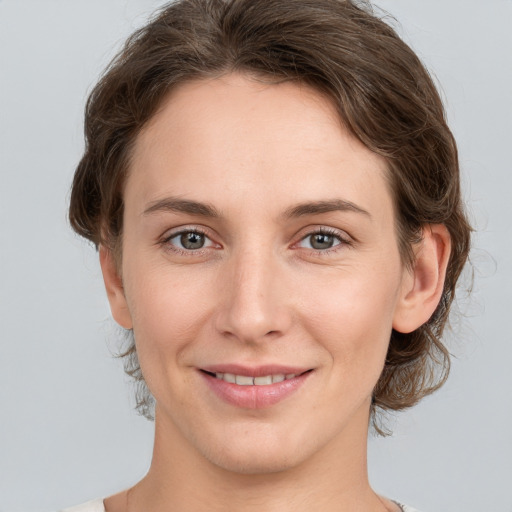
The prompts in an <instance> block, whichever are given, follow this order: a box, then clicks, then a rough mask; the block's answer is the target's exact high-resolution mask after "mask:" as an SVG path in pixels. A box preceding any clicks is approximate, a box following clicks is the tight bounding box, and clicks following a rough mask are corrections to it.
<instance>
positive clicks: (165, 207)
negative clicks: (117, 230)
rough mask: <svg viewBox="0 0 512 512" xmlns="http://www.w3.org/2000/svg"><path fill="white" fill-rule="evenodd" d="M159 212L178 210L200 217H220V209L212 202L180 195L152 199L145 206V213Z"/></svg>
mask: <svg viewBox="0 0 512 512" xmlns="http://www.w3.org/2000/svg"><path fill="white" fill-rule="evenodd" d="M157 212H178V213H188V214H189V215H197V216H200V217H210V218H219V217H220V213H219V211H218V210H217V209H216V208H215V207H214V206H213V205H211V204H208V203H200V202H198V201H191V200H190V199H180V198H179V197H165V198H164V199H159V200H157V201H152V202H150V203H149V204H148V206H147V207H146V208H145V210H144V212H143V215H150V214H152V213H157Z"/></svg>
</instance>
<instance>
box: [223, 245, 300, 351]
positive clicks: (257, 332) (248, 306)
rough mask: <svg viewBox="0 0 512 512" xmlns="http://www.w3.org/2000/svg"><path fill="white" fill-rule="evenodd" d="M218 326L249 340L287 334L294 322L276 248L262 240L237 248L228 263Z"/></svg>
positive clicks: (225, 332)
mask: <svg viewBox="0 0 512 512" xmlns="http://www.w3.org/2000/svg"><path fill="white" fill-rule="evenodd" d="M227 267H229V268H230V271H229V272H227V276H226V277H225V278H226V279H227V282H226V283H225V286H223V287H222V288H223V290H224V297H223V300H222V301H221V302H220V305H219V306H220V311H219V316H218V325H217V327H218V329H219V330H220V331H221V332H223V333H224V334H227V333H229V334H231V335H234V336H235V337H236V338H238V339H240V340H241V341H245V342H255V341H258V340H262V339H263V338H264V337H265V336H266V335H268V334H274V335H275V334H279V333H281V334H282V333H283V332H284V331H285V330H286V329H287V328H288V327H289V324H290V318H289V317H290V314H289V311H287V308H286V303H285V296H284V291H285V290H283V288H282V287H280V285H281V284H282V272H283V267H282V265H281V264H280V262H279V261H278V259H277V257H276V255H275V254H274V251H273V249H272V247H270V246H269V245H268V243H267V245H266V246H264V245H262V243H261V241H260V243H259V244H258V243H256V244H254V243H253V244H250V245H246V246H245V247H244V248H241V249H240V250H238V251H234V253H233V254H232V256H231V258H230V261H229V262H228V263H227Z"/></svg>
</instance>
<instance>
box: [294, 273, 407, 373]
mask: <svg viewBox="0 0 512 512" xmlns="http://www.w3.org/2000/svg"><path fill="white" fill-rule="evenodd" d="M398 289H399V276H398V273H396V274H390V273H387V272H370V271H367V272H361V273H359V272H358V273H357V275H356V274H355V273H354V274H350V273H349V272H347V273H344V274H340V275H339V276H338V279H331V280H330V283H329V287H328V288H327V289H325V290H324V291H323V293H313V294H312V293H310V294H309V296H308V299H307V305H306V304H304V306H303V308H304V310H307V311H308V314H307V315H306V316H302V321H303V322H304V323H305V324H306V325H307V327H306V329H307V330H308V331H310V333H311V334H312V336H313V337H314V339H315V340H316V341H317V342H319V343H320V344H322V345H323V347H324V348H325V349H326V351H327V352H328V353H329V356H330V358H331V363H332V365H333V368H335V369H337V371H339V372H341V373H343V375H344V377H343V378H344V380H345V379H347V378H348V376H349V375H350V376H351V378H355V377H357V376H358V377H361V378H365V377H368V378H370V379H376V378H378V376H379V375H380V372H381V370H382V366H383V363H384V359H385V356H386V353H387V348H388V344H389V339H390V334H391V330H392V322H393V313H394V309H395V306H396V302H397V299H398ZM327 290H328V292H327ZM304 296H305V297H306V295H304ZM356 380H359V379H356Z"/></svg>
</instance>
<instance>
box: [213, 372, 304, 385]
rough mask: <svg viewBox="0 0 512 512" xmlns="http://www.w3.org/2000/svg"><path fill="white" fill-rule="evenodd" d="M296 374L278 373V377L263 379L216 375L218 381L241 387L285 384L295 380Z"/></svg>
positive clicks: (271, 376)
mask: <svg viewBox="0 0 512 512" xmlns="http://www.w3.org/2000/svg"><path fill="white" fill-rule="evenodd" d="M295 376H296V374H295V373H288V374H286V375H285V374H283V373H278V374H276V375H265V376H263V377H249V376H247V375H235V374H233V373H216V374H215V377H217V379H221V380H224V381H226V382H230V383H231V384H238V385H239V386H268V385H270V384H275V383H276V382H283V380H289V379H293V378H294V377H295Z"/></svg>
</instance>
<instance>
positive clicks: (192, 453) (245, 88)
mask: <svg viewBox="0 0 512 512" xmlns="http://www.w3.org/2000/svg"><path fill="white" fill-rule="evenodd" d="M385 173H386V162H385V161H384V160H383V159H382V158H381V157H379V156H378V155H376V154H374V153H372V152H371V151H369V150H368V149H367V148H366V147H364V146H363V145H362V144H361V143H360V142H358V141H357V140H355V139H354V138H353V137H352V136H350V135H349V134H348V133H347V132H346V130H345V129H344V128H343V127H342V125H341V123H340V122H339V119H338V117H337V115H336V112H335V109H334V106H333V105H332V104H331V103H330V102H329V100H327V99H326V98H324V97H323V96H321V95H320V94H319V93H317V92H315V91H313V90H311V89H309V88H307V87H305V86H299V85H297V84H292V83H282V84H279V85H268V84H262V83H259V82H257V81H255V80H253V79H250V78H249V77H247V76H242V75H238V74H232V75H227V76H224V77H222V78H217V79H212V80H201V81H196V82H191V83H187V84H184V85H181V86H180V87H178V88H177V89H175V90H174V91H173V92H172V93H171V94H170V96H169V97H168V98H167V99H166V101H165V102H164V104H163V105H162V107H161V108H160V110H159V111H158V112H157V113H156V115H155V116H154V117H153V118H152V119H151V121H150V122H149V123H148V124H147V125H146V126H145V128H144V130H143V131H142V132H141V134H140V135H139V137H138V139H137V141H136V145H135V148H134V153H133V159H132V162H131V167H130V172H129V176H128V179H127V182H126V186H125V191H124V201H125V213H124V233H123V245H122V262H121V264H120V266H116V263H115V258H114V257H113V255H112V253H111V252H110V251H109V250H108V249H107V248H105V247H102V248H101V249H100V259H101V265H102V270H103V274H104V279H105V284H106V288H107V293H108V296H109V300H110V304H111V309H112V313H113V316H114V318H115V319H116V321H117V322H118V323H119V324H120V325H122V326H123V327H125V328H127V329H133V330H134V333H135V339H136V344H137V351H138V356H139V360H140V364H141V368H142V371H143V374H144V377H145V379H146V381H147V384H148V386H149V388H150V390H151V392H152V393H153V395H154V396H155V398H156V402H157V407H156V422H155V429H156V434H155V448H154V456H153V461H152V465H151V468H150V471H149V472H148V475H147V476H146V477H145V478H144V479H143V480H142V481H141V482H139V483H138V484H137V485H136V486H134V487H133V488H132V489H130V490H129V491H125V492H123V493H121V494H119V495H116V496H114V497H111V498H109V499H107V500H105V506H106V509H107V511H108V512H116V511H127V510H132V511H134V510H148V511H155V512H157V511H162V512H163V511H171V510H194V511H203V510H204V511H221V510H222V511H225V510H228V509H235V510H240V511H244V512H245V511H247V512H248V511H253V510H254V511H256V510H257V511H258V512H260V511H261V510H264V511H266V512H269V511H280V512H283V511H291V510H293V511H294V512H297V511H299V512H300V511H308V512H311V511H315V510H318V511H323V512H326V511H327V512H329V511H337V512H343V511H347V512H348V511H351V512H354V511H357V512H370V511H383V510H398V509H397V507H396V505H395V504H393V503H391V502H390V501H388V500H385V499H383V498H381V497H379V496H378V495H377V494H376V493H375V492H374V491H373V490H372V489H371V487H370V485H369V483H368V476H367V467H366V439H367V432H368V420H369V408H370V403H371V395H372V390H373V388H374V386H375V384H376V382H377V380H378V378H379V375H380V373H381V371H382V368H383V365H384V360H385V356H386V351H387V346H388V342H389V336H390V333H391V329H392V328H395V329H397V330H399V331H402V332H410V331H412V330H414V329H416V328H417V327H419V326H420V325H421V324H422V323H424V322H425V321H427V320H428V318H430V316H431V315H432V313H433V311H434V309H435V307H436V305H437V303H438V301H439V298H440V295H441V292H442V284H443V281H444V272H445V269H446V264H447V259H448V255H449V248H450V241H449V236H448V234H447V232H446V229H445V228H444V227H443V226H437V225H436V226H428V227H426V229H425V230H424V240H423V242H422V243H421V244H420V245H418V247H415V253H416V262H415V264H414V266H413V268H405V267H404V265H403V264H402V261H401V257H400V254H399V251H398V244H397V237H396V226H395V219H394V208H393V203H392V199H391V194H390V191H389V189H388V184H387V181H386V179H385ZM171 199H172V201H175V200H176V199H180V200H187V201H194V202H198V203H202V204H207V205H209V206H210V207H212V208H214V209H215V210H216V211H217V214H218V216H216V217H211V216H208V215H204V214H203V213H205V212H201V211H198V210H197V208H196V211H195V212H190V211H189V212H185V211H176V210H175V209H171V208H170V207H169V205H170V200H171ZM162 201H163V202H162ZM166 201H167V207H164V206H163V205H164V203H165V202H166ZM335 201H344V202H345V203H342V205H344V207H343V208H341V209H334V210H333V211H318V208H316V210H315V209H314V208H309V209H306V210H304V209H303V211H302V212H301V213H302V214H301V215H289V213H290V211H291V210H293V208H295V207H296V206H297V205H299V204H304V203H315V204H317V205H318V203H319V202H324V203H323V205H324V206H325V203H326V202H328V203H329V204H330V206H331V209H332V206H333V202H335ZM347 203H349V204H350V205H352V206H351V207H350V208H347V207H346V204H347ZM172 206H173V208H174V207H175V206H176V203H175V202H174V203H172ZM337 206H339V204H338V205H337ZM182 210H183V209H182ZM324 210H325V208H324ZM287 213H288V215H287ZM295 213H297V212H295ZM197 229H199V230H201V231H202V232H203V233H204V235H205V238H202V235H200V236H199V239H197V238H196V240H199V242H200V243H202V242H203V241H204V246H203V247H202V248H200V249H190V248H189V249H187V248H186V247H184V246H183V245H182V239H181V235H178V233H181V232H183V231H186V230H188V231H189V232H190V231H193V230H197ZM320 229H322V230H323V231H324V232H325V231H326V230H327V231H328V233H327V236H326V238H324V239H323V242H325V243H324V245H323V246H321V247H320V248H318V247H319V246H318V244H317V245H314V244H315V240H317V239H315V238H314V235H315V233H318V231H319V230H320ZM329 244H331V245H332V247H330V248H329V247H327V248H326V247H325V246H326V245H327V246H328V245H329ZM220 363H238V364H245V365H249V366H255V365H260V364H271V363H272V364H286V365H292V366H298V367H301V368H307V369H312V370H313V371H312V372H311V373H310V375H309V377H308V379H307V380H306V381H305V383H304V384H303V385H302V386H301V387H300V388H299V389H298V390H297V391H296V392H295V393H294V394H292V395H291V396H289V397H287V398H286V399H284V400H282V401H281V402H279V403H277V404H275V405H272V406H270V407H267V408H262V409H247V408H241V407H237V406H234V405H232V404H229V403H226V402H224V401H223V400H221V399H220V398H219V397H218V396H217V395H215V394H214V393H212V392H211V390H210V389H209V388H208V386H206V385H205V383H204V378H203V376H201V374H200V372H199V369H200V368H204V366H206V365H211V364H220Z"/></svg>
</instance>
